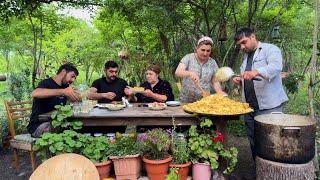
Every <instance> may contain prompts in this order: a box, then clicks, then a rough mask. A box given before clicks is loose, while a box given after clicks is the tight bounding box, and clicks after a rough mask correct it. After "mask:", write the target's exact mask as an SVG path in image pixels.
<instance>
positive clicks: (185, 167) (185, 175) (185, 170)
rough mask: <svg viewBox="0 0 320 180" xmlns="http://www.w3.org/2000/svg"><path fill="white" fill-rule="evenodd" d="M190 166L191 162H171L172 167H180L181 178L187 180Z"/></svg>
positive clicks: (179, 175) (180, 179)
mask: <svg viewBox="0 0 320 180" xmlns="http://www.w3.org/2000/svg"><path fill="white" fill-rule="evenodd" d="M190 166H191V162H187V163H185V164H170V168H178V172H177V175H178V177H179V180H186V179H187V178H188V174H189V168H190Z"/></svg>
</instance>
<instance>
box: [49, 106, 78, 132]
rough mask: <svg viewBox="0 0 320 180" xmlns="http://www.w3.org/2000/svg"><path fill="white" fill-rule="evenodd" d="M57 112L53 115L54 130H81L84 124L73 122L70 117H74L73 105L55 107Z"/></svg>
mask: <svg viewBox="0 0 320 180" xmlns="http://www.w3.org/2000/svg"><path fill="white" fill-rule="evenodd" d="M54 108H55V111H53V112H52V114H51V118H52V121H51V124H52V126H53V127H54V128H56V127H61V128H62V129H72V130H77V129H81V128H82V125H83V123H82V122H81V121H80V120H71V121H70V117H71V116H72V115H73V111H72V106H71V105H55V106H54Z"/></svg>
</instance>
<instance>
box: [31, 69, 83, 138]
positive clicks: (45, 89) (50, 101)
mask: <svg viewBox="0 0 320 180" xmlns="http://www.w3.org/2000/svg"><path fill="white" fill-rule="evenodd" d="M78 74H79V72H78V70H77V69H76V68H75V67H74V66H73V65H72V64H64V65H62V66H60V68H59V70H58V72H57V74H56V75H55V76H54V77H52V78H48V79H44V80H42V81H41V82H40V83H39V85H38V87H37V88H36V89H35V90H33V91H32V94H31V96H32V97H33V104H32V112H31V116H30V122H29V124H28V131H29V133H30V134H31V135H32V136H33V137H40V136H41V135H42V134H43V133H45V132H50V130H51V125H50V122H40V121H39V115H40V114H44V113H47V112H50V111H53V110H54V106H55V105H59V104H63V105H65V104H66V102H67V99H69V100H70V101H79V100H80V96H79V94H77V93H76V92H75V91H74V90H73V89H72V87H70V86H69V84H71V83H73V81H74V80H75V79H76V77H77V76H78Z"/></svg>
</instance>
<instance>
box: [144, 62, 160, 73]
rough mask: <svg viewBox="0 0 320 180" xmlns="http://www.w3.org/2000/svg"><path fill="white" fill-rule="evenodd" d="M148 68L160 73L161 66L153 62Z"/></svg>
mask: <svg viewBox="0 0 320 180" xmlns="http://www.w3.org/2000/svg"><path fill="white" fill-rule="evenodd" d="M147 70H149V71H153V72H155V73H156V74H160V71H161V70H160V67H159V66H158V65H156V64H152V65H150V66H149V67H148V68H147Z"/></svg>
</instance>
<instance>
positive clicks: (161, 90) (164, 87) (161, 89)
mask: <svg viewBox="0 0 320 180" xmlns="http://www.w3.org/2000/svg"><path fill="white" fill-rule="evenodd" d="M140 87H144V89H150V90H151V91H152V92H154V93H157V94H161V95H166V96H167V101H173V100H174V95H173V93H172V88H171V85H170V83H169V82H168V81H164V80H161V79H159V82H158V83H157V84H156V85H155V86H154V87H153V88H152V87H151V85H150V84H149V83H148V82H144V83H142V84H141V85H140ZM136 97H137V99H138V102H143V103H146V102H155V101H156V100H155V99H152V98H150V97H146V96H144V95H142V94H140V93H138V94H136Z"/></svg>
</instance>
